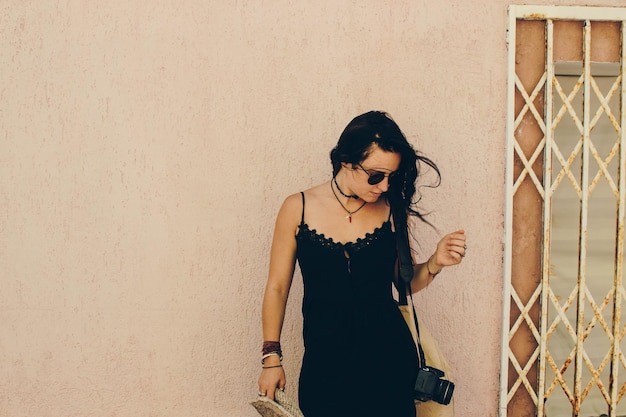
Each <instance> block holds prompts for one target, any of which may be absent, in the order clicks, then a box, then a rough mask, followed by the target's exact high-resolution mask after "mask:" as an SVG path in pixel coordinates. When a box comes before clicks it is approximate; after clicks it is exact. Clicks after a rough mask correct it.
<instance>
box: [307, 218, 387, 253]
mask: <svg viewBox="0 0 626 417" xmlns="http://www.w3.org/2000/svg"><path fill="white" fill-rule="evenodd" d="M387 233H393V232H392V230H391V221H389V220H387V221H385V222H384V223H383V224H382V225H380V226H379V227H377V228H376V229H374V231H373V232H371V233H367V234H366V235H365V237H360V238H358V239H357V240H356V241H355V242H347V243H341V242H335V241H334V240H333V238H332V237H326V236H325V235H324V234H323V233H318V232H317V230H315V229H311V228H310V227H309V225H308V224H306V223H300V225H299V226H298V234H296V238H297V239H302V238H308V239H309V240H310V241H312V242H315V243H318V244H319V245H320V246H323V247H328V248H330V249H334V250H340V249H341V250H345V249H350V250H352V251H358V250H360V249H363V248H365V247H367V246H369V245H371V244H372V243H374V242H375V241H377V240H379V239H380V238H382V237H383V236H385V235H386V234H387Z"/></svg>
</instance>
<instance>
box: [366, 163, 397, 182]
mask: <svg viewBox="0 0 626 417" xmlns="http://www.w3.org/2000/svg"><path fill="white" fill-rule="evenodd" d="M357 166H358V167H359V168H361V169H362V170H363V172H365V173H366V174H367V175H368V178H367V183H368V184H369V185H376V184H379V183H380V182H382V180H384V179H385V177H389V179H391V178H393V177H395V176H396V175H397V174H398V172H397V171H396V172H391V173H386V172H381V171H374V170H369V171H368V170H367V169H365V168H363V167H362V166H361V164H357Z"/></svg>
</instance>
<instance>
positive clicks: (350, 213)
mask: <svg viewBox="0 0 626 417" xmlns="http://www.w3.org/2000/svg"><path fill="white" fill-rule="evenodd" d="M335 185H337V183H336V182H335ZM330 189H331V190H332V191H333V195H334V196H335V198H336V199H337V202H338V203H339V205H340V206H341V208H342V209H344V210H345V211H346V213H348V215H347V216H346V217H345V218H346V219H348V220H349V221H350V223H352V215H353V214H354V213H356V212H357V211H359V210H361V209H362V208H363V206H365V205H366V204H367V201H363V204H361V206H360V207H359V208H358V209H356V210H354V211H350V210H348V209H347V208H346V206H344V205H343V203H342V202H341V200H340V199H339V196H338V195H337V193H336V192H335V187H333V184H332V182H331V183H330ZM337 189H339V187H337ZM339 191H341V190H339ZM341 194H343V193H341ZM344 195H345V194H344Z"/></svg>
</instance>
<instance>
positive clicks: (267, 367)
mask: <svg viewBox="0 0 626 417" xmlns="http://www.w3.org/2000/svg"><path fill="white" fill-rule="evenodd" d="M282 367H283V365H282V364H281V365H273V366H262V367H261V368H263V369H270V368H282Z"/></svg>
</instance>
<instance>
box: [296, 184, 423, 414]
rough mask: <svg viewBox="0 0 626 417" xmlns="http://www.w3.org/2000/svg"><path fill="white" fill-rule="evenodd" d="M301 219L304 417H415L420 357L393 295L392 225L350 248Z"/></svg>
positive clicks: (301, 381) (394, 255)
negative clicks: (415, 390) (416, 384)
mask: <svg viewBox="0 0 626 417" xmlns="http://www.w3.org/2000/svg"><path fill="white" fill-rule="evenodd" d="M302 202H303V210H302V221H301V223H300V227H299V230H298V233H297V235H296V240H297V246H298V247H297V258H298V263H299V265H300V269H301V271H302V276H303V279H304V301H303V304H302V314H303V317H304V347H305V352H304V358H303V361H302V370H301V372H300V389H299V401H300V408H301V410H302V412H303V413H304V415H305V417H334V416H337V417H338V416H342V417H351V416H354V417H369V416H371V417H374V416H376V417H415V406H414V403H413V396H412V395H413V384H414V382H415V377H416V374H417V352H416V348H415V345H414V343H413V339H412V338H411V334H410V332H409V330H408V327H407V326H406V324H405V322H404V320H403V318H402V315H401V314H400V311H399V310H398V307H397V306H396V303H395V301H394V299H393V297H392V292H391V286H392V279H393V272H394V265H395V261H396V246H395V237H394V233H393V231H392V229H391V222H390V221H389V220H387V221H386V222H384V223H383V224H382V225H381V226H380V227H378V228H377V229H376V230H374V231H373V232H372V233H368V234H367V235H366V236H365V237H364V238H362V239H358V240H357V241H356V242H352V243H346V244H341V243H336V242H334V241H333V240H332V239H329V238H326V237H325V236H324V235H322V234H319V233H317V232H316V231H315V230H314V229H311V228H309V226H308V225H307V224H306V223H305V222H304V194H302Z"/></svg>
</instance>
